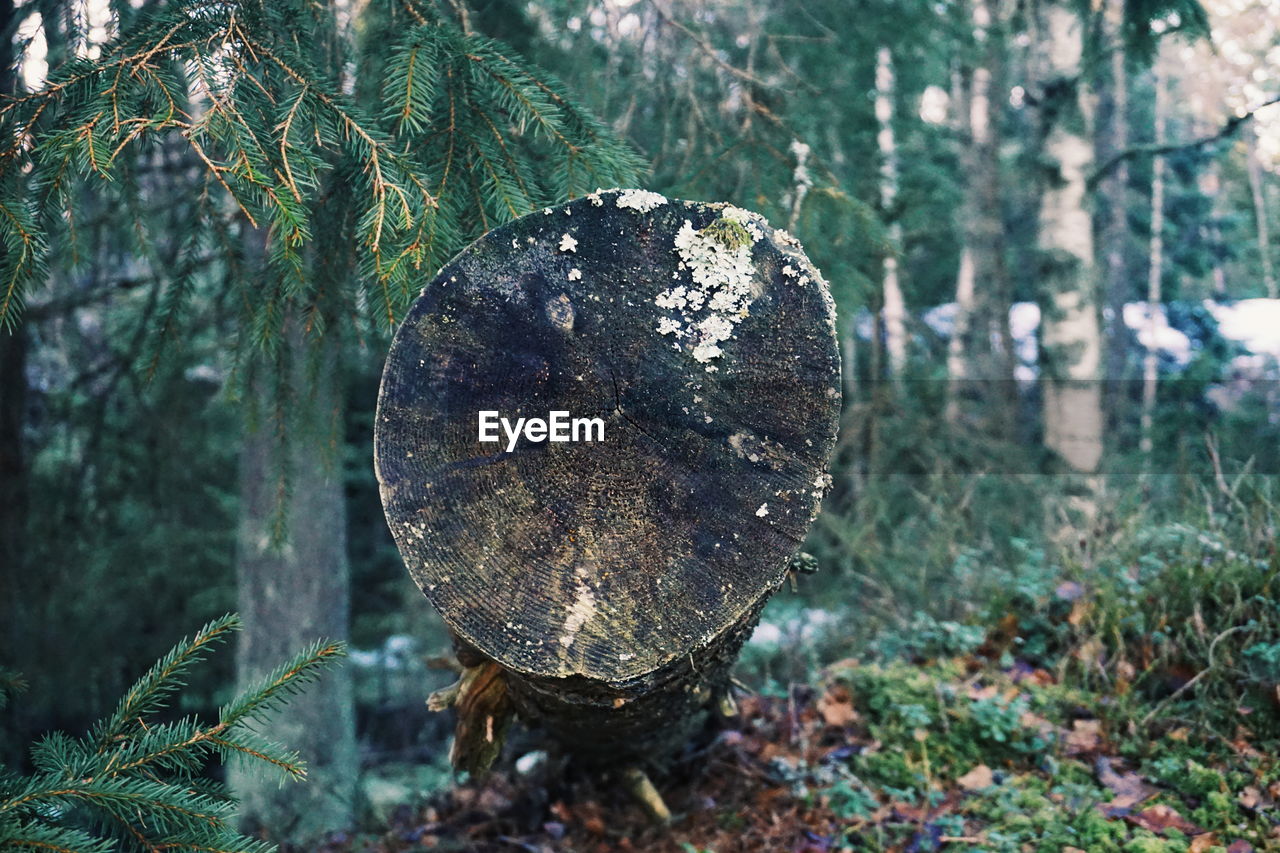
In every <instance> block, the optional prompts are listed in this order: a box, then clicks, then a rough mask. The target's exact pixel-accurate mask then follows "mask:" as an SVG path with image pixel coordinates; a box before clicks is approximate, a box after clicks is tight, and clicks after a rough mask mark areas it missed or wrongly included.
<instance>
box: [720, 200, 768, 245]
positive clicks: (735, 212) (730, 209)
mask: <svg viewBox="0 0 1280 853" xmlns="http://www.w3.org/2000/svg"><path fill="white" fill-rule="evenodd" d="M720 215H721V216H723V217H724V218H725V219H728V220H729V221H730V222H736V223H738V224H739V225H741V226H742V227H743V228H745V229H747V233H748V234H750V235H751V241H752V242H753V243H758V242H760V241H761V240H763V239H764V229H762V228H761V227H760V222H761V221H762V220H761V218H760V217H759V216H757V215H756V214H754V213H752V212H751V211H749V210H743V209H742V208H740V207H734V206H733V205H731V204H730V205H727V206H726V207H725V209H724V210H722V211H720Z"/></svg>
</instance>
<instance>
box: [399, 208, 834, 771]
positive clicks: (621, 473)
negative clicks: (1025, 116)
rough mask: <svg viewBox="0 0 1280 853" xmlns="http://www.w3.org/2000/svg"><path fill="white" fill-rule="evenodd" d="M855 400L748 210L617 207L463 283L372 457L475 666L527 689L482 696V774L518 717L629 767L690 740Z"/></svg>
mask: <svg viewBox="0 0 1280 853" xmlns="http://www.w3.org/2000/svg"><path fill="white" fill-rule="evenodd" d="M840 389H841V385H840V356H839V350H838V347H837V344H836V337H835V311H834V305H833V303H832V300H831V296H830V293H829V290H828V287H827V285H826V283H825V282H824V281H823V279H822V277H821V275H820V274H819V273H818V271H817V270H816V269H815V268H814V267H813V265H812V264H811V263H810V262H809V260H808V258H806V257H805V255H804V252H803V250H802V249H801V247H800V245H799V243H798V242H797V241H796V240H795V239H794V238H793V237H791V236H790V235H789V234H787V233H786V232H784V231H781V230H774V229H773V228H771V227H770V226H769V225H768V224H767V223H766V222H765V221H764V220H763V219H762V218H761V217H759V216H757V215H755V214H752V213H748V212H746V211H743V210H741V209H739V208H735V207H731V206H728V205H724V204H703V203H695V202H686V201H673V200H667V199H665V198H663V197H662V196H659V195H657V194H655V193H649V192H645V191H641V190H622V191H597V192H596V193H592V194H590V195H588V196H586V197H584V198H581V199H578V200H576V201H573V202H570V203H568V204H565V205H561V206H558V207H556V208H547V209H546V210H544V211H542V212H538V213H534V214H532V215H529V216H526V217H524V218H521V219H519V220H516V221H514V222H512V223H510V224H508V225H505V226H503V227H500V228H497V229H495V230H493V231H491V232H489V233H488V234H486V235H485V236H483V237H481V238H480V239H479V240H477V241H476V242H474V243H472V244H471V245H470V246H469V247H467V248H466V249H465V250H463V251H462V252H461V253H460V254H459V255H458V256H457V257H455V258H454V259H453V260H452V261H450V262H449V263H448V264H447V265H446V266H445V267H444V268H443V269H441V270H440V272H439V273H438V274H437V275H436V276H435V278H434V279H433V280H432V281H431V282H430V284H428V285H427V286H426V287H425V288H424V289H423V291H422V294H421V295H420V296H419V297H418V298H417V300H416V301H415V302H414V303H413V305H412V307H411V308H410V310H409V312H408V314H407V316H406V317H405V319H404V321H403V323H402V324H401V326H400V328H399V330H398V331H397V333H396V335H395V338H394V340H393V342H392V345H391V349H390V353H389V355H388V357H387V363H386V368H385V372H384V374H383V377H382V388H381V392H380V395H379V399H378V409H377V415H376V424H375V436H374V440H375V464H376V468H377V475H378V481H379V484H380V488H381V495H382V501H383V506H384V508H385V511H386V517H387V522H388V524H389V526H390V528H391V532H392V534H393V536H394V538H395V541H396V544H397V546H398V547H399V550H400V552H401V554H402V555H403V557H404V560H405V563H406V565H407V567H408V570H409V572H410V574H411V575H412V577H413V579H414V580H415V581H416V582H417V584H418V585H419V586H420V587H421V589H422V591H423V592H424V593H425V594H426V597H427V598H428V599H429V600H430V602H431V603H432V604H433V605H434V606H435V607H436V608H437V609H438V610H439V611H440V613H441V615H442V616H443V618H444V620H445V622H446V623H447V624H448V626H449V628H450V630H451V631H452V632H453V634H454V637H455V646H456V648H457V649H458V650H459V653H460V659H461V660H462V662H463V663H464V664H465V665H467V666H469V667H477V666H487V667H490V669H492V664H496V665H497V669H496V671H499V672H500V673H501V676H502V678H503V680H504V682H505V689H506V693H507V695H508V698H509V701H507V699H504V700H503V701H502V702H496V703H495V702H494V701H493V698H492V697H493V687H492V684H493V680H492V678H491V677H490V676H491V675H492V672H489V673H487V674H486V675H485V677H484V678H483V679H476V678H474V676H473V678H472V681H473V682H477V683H478V682H479V681H483V682H484V683H485V684H486V685H487V686H486V688H485V690H486V694H485V696H486V698H485V699H484V701H479V700H476V701H474V702H473V706H479V707H481V708H482V709H489V710H481V711H473V716H474V714H479V715H480V716H479V717H476V718H474V719H471V720H469V721H466V722H465V723H464V722H463V721H460V723H459V726H460V740H461V736H462V733H463V730H464V729H466V730H468V731H470V732H471V733H472V734H471V735H470V736H471V737H472V738H474V739H476V744H475V746H476V748H477V749H478V750H479V751H480V752H482V753H485V757H484V758H483V759H482V760H480V761H478V762H473V763H475V764H476V765H477V766H481V769H482V765H483V764H485V763H487V761H488V760H489V758H491V757H492V753H493V752H494V750H493V749H492V748H486V739H487V742H488V746H489V747H491V746H492V741H493V739H494V734H493V732H494V731H495V730H498V731H500V730H501V728H502V726H503V725H504V724H505V720H504V719H500V718H499V717H500V714H501V712H498V711H494V710H492V708H494V707H499V706H500V707H506V706H508V705H509V706H510V707H511V708H513V710H514V712H515V713H517V714H519V715H520V716H521V717H523V718H525V719H526V720H528V721H530V722H532V723H535V724H538V725H540V726H542V727H545V729H547V730H548V731H549V732H550V733H551V734H553V735H554V736H556V737H557V738H558V739H560V741H561V742H563V743H564V744H566V745H567V746H568V747H570V748H571V750H572V751H574V752H575V754H579V755H583V756H588V757H591V756H594V757H596V758H602V759H605V760H608V761H618V760H623V759H625V758H628V757H630V758H653V757H657V756H660V755H663V754H665V753H668V752H670V751H671V750H672V749H674V748H676V747H677V746H679V745H680V744H681V743H682V742H683V741H684V739H685V738H687V736H688V735H689V734H690V732H691V731H692V730H693V729H694V728H695V727H696V726H697V725H698V724H699V722H700V721H701V720H703V719H704V718H705V716H706V714H707V713H709V711H710V709H713V708H715V707H717V705H718V703H719V701H720V700H721V699H722V698H723V695H724V693H725V692H726V690H727V687H728V679H729V668H730V667H731V665H732V663H733V661H734V660H735V658H736V656H737V654H738V651H739V649H740V648H741V646H742V643H743V642H744V641H745V640H746V639H747V637H748V636H749V634H750V631H751V629H752V628H753V627H754V625H755V622H756V620H757V619H758V617H759V613H760V611H761V609H762V608H763V607H764V604H765V602H766V601H767V599H768V598H769V596H770V595H771V594H772V593H773V592H774V591H775V590H776V589H777V588H778V587H779V586H780V585H781V584H782V583H783V581H784V579H785V577H786V573H787V567H788V561H789V560H790V558H791V557H792V556H793V555H794V554H795V553H796V551H797V549H798V548H799V546H800V543H801V541H802V539H803V538H804V536H805V533H806V531H807V530H808V527H809V525H810V523H811V522H812V521H813V519H814V517H815V516H816V515H817V513H818V509H819V504H820V502H821V498H822V496H823V494H824V491H825V489H826V488H827V486H828V484H829V483H830V477H829V476H828V475H827V473H826V469H827V465H828V461H829V457H830V455H831V452H832V448H833V446H834V443H835V436H836V425H837V419H838V415H839V410H840ZM557 412H559V413H563V414H561V415H555V414H553V413H557ZM482 413H489V414H482ZM521 418H525V419H538V420H541V421H545V422H547V423H546V424H545V425H544V426H543V427H539V426H538V425H537V423H534V424H533V427H532V428H529V426H528V424H529V423H530V421H529V420H526V421H525V422H524V424H525V427H524V429H523V430H522V431H519V432H517V431H515V428H514V425H516V424H518V423H520V421H519V419H521ZM498 419H506V426H505V427H502V426H501V424H500V421H499V420H498ZM486 428H487V429H488V434H487V435H486V434H485V430H486ZM513 433H514V434H515V436H516V437H515V440H514V441H513V440H512V434H513ZM494 434H497V435H498V436H499V438H498V440H497V441H482V440H481V438H482V436H483V437H486V438H490V437H492V436H493V435H494ZM557 435H561V436H563V437H567V438H568V439H569V440H563V441H562V440H551V439H552V438H554V437H555V436H557ZM574 439H576V440H574ZM464 682H465V678H464ZM455 694H456V698H457V699H458V702H459V704H460V705H461V704H463V703H464V701H465V694H466V687H465V684H464V685H462V689H461V690H460V691H454V692H451V693H449V694H448V695H447V697H446V699H444V700H438V701H439V703H440V704H443V703H444V701H446V700H451V699H453V698H455ZM459 751H460V750H459V747H458V746H455V757H456V756H457V755H458V753H459ZM461 751H462V752H464V753H465V752H467V750H465V749H464V750H461ZM460 763H461V764H462V766H470V765H469V764H468V763H467V760H466V756H465V755H464V756H463V760H462V761H461V762H460Z"/></svg>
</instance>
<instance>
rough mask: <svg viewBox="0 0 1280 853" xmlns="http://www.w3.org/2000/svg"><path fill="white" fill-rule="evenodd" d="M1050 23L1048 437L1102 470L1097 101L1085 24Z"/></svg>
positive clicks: (1088, 469) (1086, 468) (1065, 16)
mask: <svg viewBox="0 0 1280 853" xmlns="http://www.w3.org/2000/svg"><path fill="white" fill-rule="evenodd" d="M1045 24H1046V27H1045V40H1044V42H1043V45H1042V49H1043V51H1044V58H1045V60H1046V61H1047V63H1048V68H1047V72H1048V73H1047V76H1046V79H1045V87H1044V100H1043V111H1044V113H1043V114H1044V117H1045V121H1046V122H1047V127H1046V128H1045V137H1044V149H1043V150H1044V161H1045V163H1046V167H1047V169H1048V172H1049V174H1048V176H1047V178H1048V179H1047V181H1046V186H1045V187H1044V191H1043V196H1042V197H1041V203H1040V232H1039V250H1040V254H1041V263H1042V268H1043V269H1042V281H1043V287H1044V290H1043V296H1042V309H1041V325H1040V345H1041V372H1042V380H1043V382H1042V386H1043V394H1044V433H1045V436H1044V441H1045V445H1046V446H1047V447H1048V448H1049V449H1050V450H1052V451H1054V452H1055V453H1057V454H1058V455H1059V456H1060V457H1061V458H1062V460H1063V461H1065V462H1066V464H1067V465H1068V466H1069V467H1070V468H1071V469H1072V470H1073V471H1076V472H1079V473H1083V474H1093V473H1095V472H1096V471H1097V470H1098V464H1099V462H1100V461H1101V459H1102V443H1103V420H1102V399H1101V394H1100V388H1099V383H1098V379H1099V376H1098V373H1099V368H1100V367H1101V364H1100V361H1101V333H1100V329H1099V325H1098V310H1097V298H1096V282H1095V278H1094V265H1093V251H1094V246H1093V217H1092V215H1091V214H1090V212H1089V209H1088V198H1087V185H1086V179H1087V175H1088V172H1089V169H1090V167H1091V166H1092V163H1093V144H1092V140H1091V139H1090V136H1089V132H1088V130H1089V123H1090V121H1091V118H1092V116H1091V106H1092V105H1091V104H1090V103H1089V99H1088V97H1087V92H1084V91H1081V89H1082V87H1083V84H1082V82H1081V79H1082V78H1081V76H1080V71H1081V58H1082V55H1083V50H1084V27H1083V24H1082V22H1081V19H1080V17H1079V16H1078V15H1077V14H1076V13H1075V12H1073V11H1072V10H1071V9H1070V8H1069V7H1066V6H1063V5H1056V4H1055V5H1051V6H1049V7H1048V8H1047V9H1046V21H1045ZM1087 503H1088V502H1086V504H1087Z"/></svg>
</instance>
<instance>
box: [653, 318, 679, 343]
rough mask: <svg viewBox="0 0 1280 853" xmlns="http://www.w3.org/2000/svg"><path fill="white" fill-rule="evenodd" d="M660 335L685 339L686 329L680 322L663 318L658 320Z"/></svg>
mask: <svg viewBox="0 0 1280 853" xmlns="http://www.w3.org/2000/svg"><path fill="white" fill-rule="evenodd" d="M658 334H660V335H675V336H676V337H677V338H683V337H684V327H682V326H681V325H680V321H679V320H672V319H671V318H670V317H661V318H659V320H658Z"/></svg>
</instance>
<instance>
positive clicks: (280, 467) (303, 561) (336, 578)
mask: <svg viewBox="0 0 1280 853" xmlns="http://www.w3.org/2000/svg"><path fill="white" fill-rule="evenodd" d="M300 326H301V323H300V322H299V321H298V320H297V318H296V317H295V318H294V321H293V322H292V323H291V326H290V328H289V330H288V332H287V340H285V341H282V342H281V344H280V346H282V347H284V348H285V351H286V355H287V360H288V364H287V365H286V366H284V367H282V368H280V369H281V370H283V371H284V375H283V376H282V377H281V378H282V379H283V380H284V381H283V382H279V383H277V382H272V381H269V380H270V379H272V378H274V377H269V376H265V375H264V376H259V377H257V378H256V379H255V380H254V381H253V383H252V387H251V400H250V408H251V410H252V411H251V413H250V416H249V421H250V422H249V423H248V425H247V428H246V431H245V441H244V448H243V450H242V452H241V457H240V459H241V467H240V530H239V541H238V553H237V571H236V581H237V589H238V595H239V603H238V609H239V611H240V614H241V616H242V618H243V619H244V625H245V627H244V631H243V633H242V634H241V635H240V640H239V647H238V650H237V656H236V665H237V673H238V686H239V688H240V689H241V690H244V689H246V688H247V687H248V686H250V685H251V684H254V683H256V682H258V681H259V680H260V679H262V678H264V677H266V676H267V674H268V673H269V672H270V671H271V669H273V668H274V667H276V666H278V665H279V664H280V662H281V661H282V660H286V659H288V658H289V657H290V656H292V655H293V654H294V653H295V652H297V651H298V650H299V649H301V648H303V647H304V646H306V645H307V644H309V643H312V642H314V641H315V640H316V639H317V638H319V637H326V638H329V639H345V638H346V637H347V633H348V630H347V626H348V621H349V596H350V589H349V583H350V579H349V567H348V565H347V541H346V507H345V505H344V503H343V501H344V497H343V487H342V467H341V441H342V411H343V406H342V394H341V390H340V389H341V384H340V381H339V376H340V374H339V370H338V354H339V347H340V343H339V337H338V336H337V335H336V334H333V333H330V334H327V335H325V336H324V337H323V338H322V339H321V341H320V342H319V343H314V342H308V341H307V340H306V335H305V333H304V332H303V330H302V329H301V328H300ZM282 389H284V390H282ZM282 397H287V398H286V399H282ZM353 703H354V699H353V696H352V683H351V675H350V671H349V670H348V669H346V668H339V669H337V670H335V671H333V672H331V673H329V674H327V675H326V676H325V677H324V678H323V679H322V680H320V681H319V682H317V683H316V684H314V685H312V686H310V687H308V688H307V690H306V691H305V692H304V693H302V694H301V695H299V696H298V697H296V698H294V699H293V700H291V701H290V703H289V712H288V713H287V714H279V715H276V716H273V717H271V718H269V719H268V720H267V721H266V722H264V723H263V724H262V725H261V727H260V731H261V732H262V733H263V735H265V736H266V737H267V738H268V739H270V740H272V741H276V742H279V743H286V744H289V745H290V746H291V747H293V748H296V749H297V750H298V752H299V753H300V754H301V756H302V757H303V759H305V760H306V762H307V767H308V769H307V777H308V778H307V782H306V783H305V784H303V785H295V784H291V783H285V784H283V785H282V784H281V782H280V780H279V779H278V778H276V777H274V776H272V775H269V774H266V773H264V772H263V771H262V770H260V769H258V768H256V767H248V766H245V765H236V764H233V765H232V768H231V770H230V781H231V785H232V788H233V790H234V791H235V792H236V796H237V797H238V798H239V799H240V803H241V805H240V816H241V821H242V822H243V823H244V825H245V826H246V827H249V828H255V827H258V828H261V829H263V830H264V831H266V833H267V834H268V835H269V836H270V837H272V838H282V839H284V838H287V839H293V840H299V841H311V840H315V839H316V838H317V837H318V836H319V835H320V834H321V833H323V832H325V831H326V830H335V829H342V828H344V827H348V826H350V824H351V820H352V816H353V811H352V809H353V803H354V798H355V786H356V776H357V772H358V764H357V755H356V746H355V721H354V704H353Z"/></svg>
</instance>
